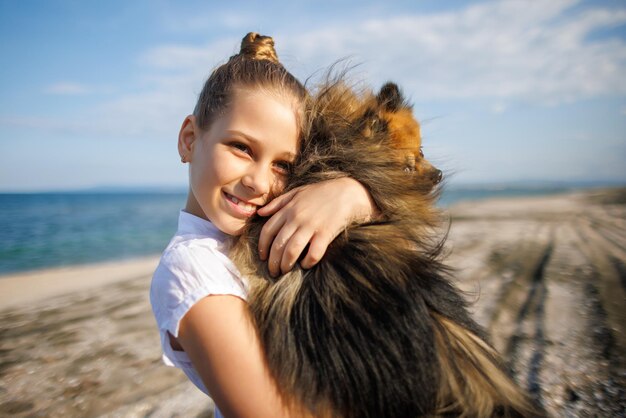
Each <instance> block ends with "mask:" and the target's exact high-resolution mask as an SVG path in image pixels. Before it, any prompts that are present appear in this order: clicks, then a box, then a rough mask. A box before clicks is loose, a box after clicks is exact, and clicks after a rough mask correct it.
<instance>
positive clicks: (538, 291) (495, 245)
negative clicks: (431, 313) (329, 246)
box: [0, 189, 626, 417]
mask: <svg viewBox="0 0 626 418" xmlns="http://www.w3.org/2000/svg"><path fill="white" fill-rule="evenodd" d="M449 214H450V218H451V222H452V223H451V228H450V235H449V241H448V250H449V252H450V256H449V258H448V264H450V265H452V266H453V267H455V268H456V271H457V273H456V277H457V279H458V281H457V285H458V286H459V287H461V289H463V290H464V291H466V292H467V295H468V298H469V299H470V300H472V301H473V302H474V303H473V305H472V310H473V314H474V315H475V318H476V319H477V320H478V321H479V322H480V323H481V324H482V325H484V326H485V327H486V328H487V329H488V330H489V332H490V333H491V335H492V339H493V342H494V345H495V346H496V348H498V350H500V352H501V353H502V354H503V356H504V357H505V359H506V361H507V363H508V365H509V366H510V368H511V369H512V370H513V372H514V375H515V378H516V379H517V381H518V382H519V383H520V385H522V386H523V387H525V388H526V389H528V390H529V391H530V392H531V394H532V396H533V397H534V398H535V399H536V400H537V401H538V402H539V403H540V404H541V405H542V406H543V407H544V408H545V409H546V411H547V413H548V415H549V416H553V417H560V416H624V415H625V414H626V395H625V387H626V385H625V383H626V367H625V359H626V336H625V335H626V334H625V333H624V332H625V330H624V327H625V325H626V317H625V315H626V309H625V302H626V297H625V287H626V189H613V190H595V191H586V192H577V193H569V194H562V195H554V196H544V197H525V198H514V199H493V200H484V201H478V202H463V203H460V204H457V205H455V206H453V207H451V208H450V210H449ZM156 263H157V258H155V257H149V258H143V259H138V260H127V261H120V262H109V263H102V264H97V265H90V266H77V267H66V268H57V269H50V270H41V271H35V272H30V273H24V274H16V275H11V276H5V277H0V324H2V325H1V327H0V376H1V380H0V382H1V383H0V416H13V417H37V416H46V417H48V416H50V417H57V416H58V417H74V416H77V417H99V416H105V417H147V416H150V417H171V416H180V417H194V416H196V417H210V416H212V408H213V407H212V403H211V401H210V399H208V398H207V397H205V396H204V395H203V394H202V393H201V392H200V391H198V390H197V389H196V388H195V387H193V386H192V385H191V384H190V383H189V382H187V380H186V378H185V376H184V375H183V374H182V373H181V372H179V371H178V370H176V369H173V368H168V367H165V366H164V365H163V364H162V363H161V361H160V347H159V341H158V335H157V332H156V326H155V323H154V320H153V318H152V315H151V311H150V306H149V300H148V289H149V283H150V276H151V274H152V271H153V270H154V268H155V266H156Z"/></svg>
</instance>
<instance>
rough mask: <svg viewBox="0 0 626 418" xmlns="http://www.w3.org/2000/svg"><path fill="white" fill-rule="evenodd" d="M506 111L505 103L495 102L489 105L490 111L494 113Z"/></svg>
mask: <svg viewBox="0 0 626 418" xmlns="http://www.w3.org/2000/svg"><path fill="white" fill-rule="evenodd" d="M505 111H506V105H505V104H504V103H495V104H493V105H492V106H491V112H492V113H495V114H500V113H504V112H505Z"/></svg>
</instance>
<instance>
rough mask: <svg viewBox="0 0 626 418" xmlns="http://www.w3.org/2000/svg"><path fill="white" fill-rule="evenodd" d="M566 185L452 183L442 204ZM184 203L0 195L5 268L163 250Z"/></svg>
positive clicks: (169, 196)
mask: <svg viewBox="0 0 626 418" xmlns="http://www.w3.org/2000/svg"><path fill="white" fill-rule="evenodd" d="M564 190H566V189H565V188H554V187H550V188H545V187H544V188H537V187H533V188H519V187H518V188H515V187H508V188H507V187H500V188H493V187H492V188H485V187H482V188H480V187H479V188H463V189H458V188H457V189H452V188H450V189H448V190H445V191H444V193H443V195H442V198H441V200H440V204H441V205H443V206H448V205H450V204H453V203H455V202H457V201H460V200H468V199H483V198H487V197H493V196H520V195H529V194H546V193H554V192H559V191H564ZM184 203H185V194H184V193H32V194H0V273H9V272H17V271H25V270H32V269H39V268H45V267H52V266H62V265H71V264H83V263H91V262H97V261H104V260H111V259H120V258H132V257H137V256H142V255H149V254H158V253H160V252H161V251H162V250H163V249H164V248H165V246H166V245H167V243H168V242H169V239H170V237H171V236H172V235H173V234H174V232H175V231H176V223H177V220H178V211H179V210H180V208H181V207H183V205H184Z"/></svg>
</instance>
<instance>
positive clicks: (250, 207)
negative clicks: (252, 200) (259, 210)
mask: <svg viewBox="0 0 626 418" xmlns="http://www.w3.org/2000/svg"><path fill="white" fill-rule="evenodd" d="M228 197H230V200H231V201H232V202H233V203H234V204H236V205H237V206H239V207H240V208H241V209H243V210H245V211H246V212H252V211H254V209H255V208H256V206H255V205H251V204H249V203H245V202H242V201H241V200H239V199H237V198H236V197H235V196H232V195H228Z"/></svg>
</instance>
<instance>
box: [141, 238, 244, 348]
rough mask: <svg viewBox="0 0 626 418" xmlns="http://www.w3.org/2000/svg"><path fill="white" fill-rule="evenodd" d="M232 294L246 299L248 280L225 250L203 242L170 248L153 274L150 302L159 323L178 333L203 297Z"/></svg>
mask: <svg viewBox="0 0 626 418" xmlns="http://www.w3.org/2000/svg"><path fill="white" fill-rule="evenodd" d="M209 295H233V296H236V297H239V298H241V299H243V300H245V299H246V289H245V284H244V282H243V281H242V279H241V278H240V277H239V276H238V275H236V274H234V272H233V266H232V263H231V261H230V260H229V259H228V257H226V256H225V255H224V254H223V253H221V252H219V251H217V250H214V249H211V248H207V247H202V246H193V245H191V246H189V245H177V246H174V247H173V248H169V249H168V250H167V251H166V252H165V253H164V254H163V256H162V257H161V261H160V263H159V265H158V267H157V269H156V271H155V273H154V276H153V278H152V284H151V287H150V302H151V304H152V309H153V311H154V315H155V319H156V321H157V325H158V327H159V329H160V330H161V331H167V332H169V333H170V334H171V335H173V336H174V337H178V330H179V326H180V321H181V319H182V318H183V317H184V316H185V314H186V313H187V312H188V311H189V309H190V308H191V307H192V306H193V305H194V304H195V303H196V302H198V301H199V300H200V299H202V298H204V297H206V296H209Z"/></svg>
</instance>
